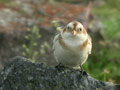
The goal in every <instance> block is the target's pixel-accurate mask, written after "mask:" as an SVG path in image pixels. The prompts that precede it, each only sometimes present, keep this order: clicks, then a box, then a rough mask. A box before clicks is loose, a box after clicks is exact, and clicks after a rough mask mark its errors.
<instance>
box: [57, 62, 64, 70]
mask: <svg viewBox="0 0 120 90" xmlns="http://www.w3.org/2000/svg"><path fill="white" fill-rule="evenodd" d="M55 68H57V69H59V70H62V69H64V68H65V66H64V65H62V64H61V63H59V64H58V65H57V66H55Z"/></svg>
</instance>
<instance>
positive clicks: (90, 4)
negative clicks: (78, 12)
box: [83, 2, 92, 29]
mask: <svg viewBox="0 0 120 90" xmlns="http://www.w3.org/2000/svg"><path fill="white" fill-rule="evenodd" d="M91 7H92V2H89V4H88V7H87V11H86V16H85V21H84V24H83V25H84V27H85V29H87V26H88V20H89V15H90V11H91Z"/></svg>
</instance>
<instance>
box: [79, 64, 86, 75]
mask: <svg viewBox="0 0 120 90" xmlns="http://www.w3.org/2000/svg"><path fill="white" fill-rule="evenodd" d="M80 68H81V75H82V76H83V75H87V73H86V72H85V70H84V69H83V68H82V66H81V65H80Z"/></svg>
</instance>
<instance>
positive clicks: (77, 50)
mask: <svg viewBox="0 0 120 90" xmlns="http://www.w3.org/2000/svg"><path fill="white" fill-rule="evenodd" d="M91 49H92V43H91V38H90V36H89V35H88V34H87V32H86V30H85V29H84V27H83V25H82V24H81V23H80V22H77V21H73V22H70V23H69V24H68V25H67V27H65V29H64V30H63V31H62V32H61V33H60V34H58V35H56V36H55V38H54V40H53V50H54V56H55V58H56V61H57V62H58V64H59V63H61V64H62V65H64V66H65V67H70V68H78V67H79V66H80V65H82V64H83V63H85V61H86V60H87V58H88V55H89V54H91Z"/></svg>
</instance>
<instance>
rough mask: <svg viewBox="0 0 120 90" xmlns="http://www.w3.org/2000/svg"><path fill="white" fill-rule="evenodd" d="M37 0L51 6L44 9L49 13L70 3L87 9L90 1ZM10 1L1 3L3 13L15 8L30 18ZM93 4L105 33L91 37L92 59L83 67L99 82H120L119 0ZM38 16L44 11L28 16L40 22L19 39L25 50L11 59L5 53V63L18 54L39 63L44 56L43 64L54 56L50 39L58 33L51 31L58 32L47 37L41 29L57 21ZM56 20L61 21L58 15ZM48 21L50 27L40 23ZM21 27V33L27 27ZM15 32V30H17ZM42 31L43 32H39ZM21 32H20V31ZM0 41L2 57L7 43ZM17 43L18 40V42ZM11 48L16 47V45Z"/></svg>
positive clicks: (107, 0)
mask: <svg viewBox="0 0 120 90" xmlns="http://www.w3.org/2000/svg"><path fill="white" fill-rule="evenodd" d="M13 1H14V0H13ZM27 1H30V0H27ZM32 1H34V0H31V1H30V2H29V4H31V2H32ZM38 1H39V3H42V4H43V3H44V4H45V5H46V3H47V5H48V6H49V7H47V9H46V8H44V9H46V10H48V9H49V8H51V7H53V8H55V6H58V7H61V3H63V5H66V4H67V7H72V6H71V5H76V4H77V6H79V5H80V6H85V7H87V6H88V3H89V2H90V1H91V0H61V1H59V0H46V1H44V0H38ZM10 2H12V0H0V10H2V9H3V8H12V9H13V8H14V9H13V10H16V11H17V12H20V13H22V16H24V14H25V17H27V14H26V12H25V11H22V10H19V8H18V7H17V6H16V7H17V8H15V7H14V6H15V5H13V4H9V3H10ZM91 2H92V8H91V14H92V15H93V16H95V18H97V20H99V22H101V24H102V30H101V31H100V34H101V36H102V38H103V39H101V40H94V39H95V38H96V36H95V37H92V39H93V49H92V54H91V55H90V56H89V58H88V61H87V62H86V63H85V64H84V65H83V67H84V69H85V70H86V71H87V72H88V73H89V74H90V75H91V76H92V77H94V78H96V79H98V80H102V81H109V82H114V83H120V5H119V4H120V0H93V1H91ZM37 3H38V2H37ZM22 4H23V3H22ZM10 5H12V6H11V7H10ZM37 5H38V4H37ZM40 5H41V4H40ZM50 6H51V7H50ZM43 7H44V5H43ZM58 7H57V9H58ZM32 8H33V9H36V7H34V6H33V5H32ZM37 8H39V7H37ZM40 8H41V7H40ZM50 10H51V11H52V10H53V9H52V8H51V9H50ZM58 10H60V9H58ZM43 11H44V10H43ZM73 11H74V10H73ZM54 12H55V11H54ZM48 13H50V14H51V15H53V12H52V13H51V12H49V11H48V12H47V14H48ZM56 13H57V12H56ZM70 13H72V9H71V11H69V14H70ZM39 14H41V12H40V13H36V12H34V13H33V14H31V15H30V14H29V15H28V16H29V17H34V18H36V17H37V18H36V20H39V22H40V23H39V22H37V23H33V24H32V25H30V26H29V28H28V27H27V28H25V29H24V30H23V31H25V30H27V32H25V34H24V35H23V34H22V35H23V36H22V40H20V42H17V45H20V47H22V50H21V49H20V51H19V50H18V52H20V53H19V54H12V55H11V56H6V54H5V55H3V56H1V57H0V60H3V58H5V61H3V62H6V61H7V59H8V58H11V57H13V56H15V55H23V56H24V57H27V58H30V59H31V60H32V61H34V62H35V61H36V59H38V60H39V59H40V58H41V57H43V58H42V60H43V61H44V59H45V57H46V58H49V57H51V56H49V55H48V54H50V53H51V48H50V47H52V44H51V42H52V41H50V40H52V39H50V37H51V36H52V37H53V36H54V35H55V34H56V33H57V32H58V31H56V30H55V31H51V32H55V33H54V34H52V35H51V36H49V35H46V36H47V37H46V36H44V33H43V32H44V31H42V29H41V28H39V27H41V26H42V27H45V28H46V27H47V25H48V23H49V24H50V25H51V23H50V22H52V20H54V18H52V19H50V18H51V17H49V16H43V17H41V15H39ZM38 17H39V19H38ZM62 17H63V16H62ZM0 18H1V16H0ZM57 18H59V15H58V17H57ZM70 18H71V17H70ZM70 18H68V17H67V16H64V19H63V20H62V21H65V20H67V19H70ZM48 19H49V20H51V21H50V22H48V23H47V24H44V25H43V24H42V23H41V22H44V21H46V20H48ZM60 19H61V18H60ZM71 20H74V19H70V20H68V21H66V22H67V23H68V22H69V21H71ZM57 21H58V22H56V23H55V25H54V28H52V29H55V28H57V27H58V26H59V25H57V24H59V23H61V22H59V20H57ZM93 21H94V20H93ZM23 22H24V21H23ZM28 22H29V21H28ZM46 22H47V21H46ZM83 22H84V20H83ZM91 22H92V21H90V22H88V29H89V27H90V24H91ZM64 24H66V23H64ZM51 26H52V25H51ZM61 26H62V24H61ZM63 26H64V25H63ZM19 27H20V30H21V31H22V29H23V28H22V29H21V27H25V26H24V25H23V26H19ZM52 27H53V26H52ZM92 28H94V27H92ZM14 29H16V27H15V28H14ZM39 29H40V32H39ZM20 30H18V32H19V31H20ZM91 30H92V29H91ZM0 31H1V32H0V33H3V32H5V33H6V31H9V29H8V30H6V31H4V30H3V29H1V30H0ZM90 32H91V33H93V32H92V31H90ZM45 33H46V32H45ZM93 34H95V33H93ZM1 35H2V34H1ZM12 36H13V35H12ZM23 37H24V38H23ZM42 37H43V38H42ZM98 37H99V36H98ZM7 38H8V37H7ZM19 38H21V37H19ZM44 38H48V39H44ZM39 39H40V40H41V39H42V41H41V42H40V41H39ZM49 39H50V40H49ZM14 40H15V39H14ZM0 41H1V42H2V44H1V45H0V50H1V52H0V54H1V53H2V52H3V51H4V50H3V49H1V48H3V47H4V44H3V40H2V38H0ZM8 41H9V39H8ZM17 41H19V39H18V40H17ZM11 42H12V41H11ZM21 42H22V43H21ZM28 42H29V43H28ZM38 42H39V43H38ZM13 43H14V42H13ZM19 43H20V44H19ZM8 45H9V44H8ZM7 47H8V46H7ZM11 47H12V48H13V47H14V45H13V46H11ZM11 47H10V48H11ZM20 47H19V48H20ZM38 48H39V49H38ZM13 49H14V48H13ZM16 51H17V49H16ZM50 55H51V54H50ZM6 57H7V58H6ZM51 59H52V58H51ZM45 60H46V59H45Z"/></svg>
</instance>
